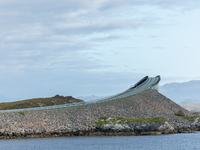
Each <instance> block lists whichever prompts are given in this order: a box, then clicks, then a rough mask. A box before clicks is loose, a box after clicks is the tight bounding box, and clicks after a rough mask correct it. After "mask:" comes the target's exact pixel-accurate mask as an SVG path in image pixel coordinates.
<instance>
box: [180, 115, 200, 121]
mask: <svg viewBox="0 0 200 150" xmlns="http://www.w3.org/2000/svg"><path fill="white" fill-rule="evenodd" d="M177 117H179V118H182V119H186V120H188V121H190V122H194V120H195V119H196V118H197V117H200V116H189V117H188V116H177Z"/></svg>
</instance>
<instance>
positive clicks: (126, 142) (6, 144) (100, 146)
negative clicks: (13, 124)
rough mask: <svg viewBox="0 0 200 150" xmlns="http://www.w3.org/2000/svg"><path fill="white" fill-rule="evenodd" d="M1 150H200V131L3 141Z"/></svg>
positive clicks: (0, 146) (0, 144)
mask: <svg viewBox="0 0 200 150" xmlns="http://www.w3.org/2000/svg"><path fill="white" fill-rule="evenodd" d="M0 150H200V131H198V132H195V133H179V134H170V135H146V136H77V137H75V136H73V137H52V138H32V139H5V140H4V139H3V140H0Z"/></svg>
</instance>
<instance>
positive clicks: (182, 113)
mask: <svg viewBox="0 0 200 150" xmlns="http://www.w3.org/2000/svg"><path fill="white" fill-rule="evenodd" d="M175 115H176V116H185V114H184V112H183V111H182V110H179V111H178V112H177V113H175Z"/></svg>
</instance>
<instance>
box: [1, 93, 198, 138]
mask: <svg viewBox="0 0 200 150" xmlns="http://www.w3.org/2000/svg"><path fill="white" fill-rule="evenodd" d="M179 111H181V112H182V113H183V114H184V115H185V116H193V115H192V114H191V113H190V112H188V111H187V110H185V109H184V108H182V107H180V106H179V105H177V104H176V103H174V102H172V101H171V100H169V99H168V98H166V97H165V96H163V95H162V94H160V93H158V92H157V91H156V90H148V91H145V92H142V93H140V94H137V95H134V96H131V97H128V98H125V99H119V100H115V101H108V102H103V103H97V104H90V105H84V106H77V107H68V108H62V109H51V110H42V111H28V112H20V113H4V114H3V113H2V114H0V139H9V138H37V137H57V136H95V135H150V134H172V133H181V132H183V131H189V132H192V131H197V130H199V129H200V120H199V118H196V120H195V121H194V122H193V123H192V122H190V121H188V120H186V119H183V118H180V117H178V116H176V115H175V114H176V113H177V112H179ZM101 117H106V118H104V120H102V118H101ZM119 117H122V118H156V117H163V118H164V120H162V119H161V120H158V121H154V120H153V121H139V122H138V121H136V122H134V121H130V120H124V119H122V120H119V119H118V120H117V118H119ZM98 123H99V124H98Z"/></svg>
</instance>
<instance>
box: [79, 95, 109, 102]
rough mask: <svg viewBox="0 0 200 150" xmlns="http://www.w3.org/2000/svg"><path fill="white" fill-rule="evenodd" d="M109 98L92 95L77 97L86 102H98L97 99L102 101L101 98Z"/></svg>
mask: <svg viewBox="0 0 200 150" xmlns="http://www.w3.org/2000/svg"><path fill="white" fill-rule="evenodd" d="M104 97H107V96H96V95H91V96H78V97H76V98H77V99H82V100H84V101H91V100H96V99H100V98H104Z"/></svg>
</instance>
